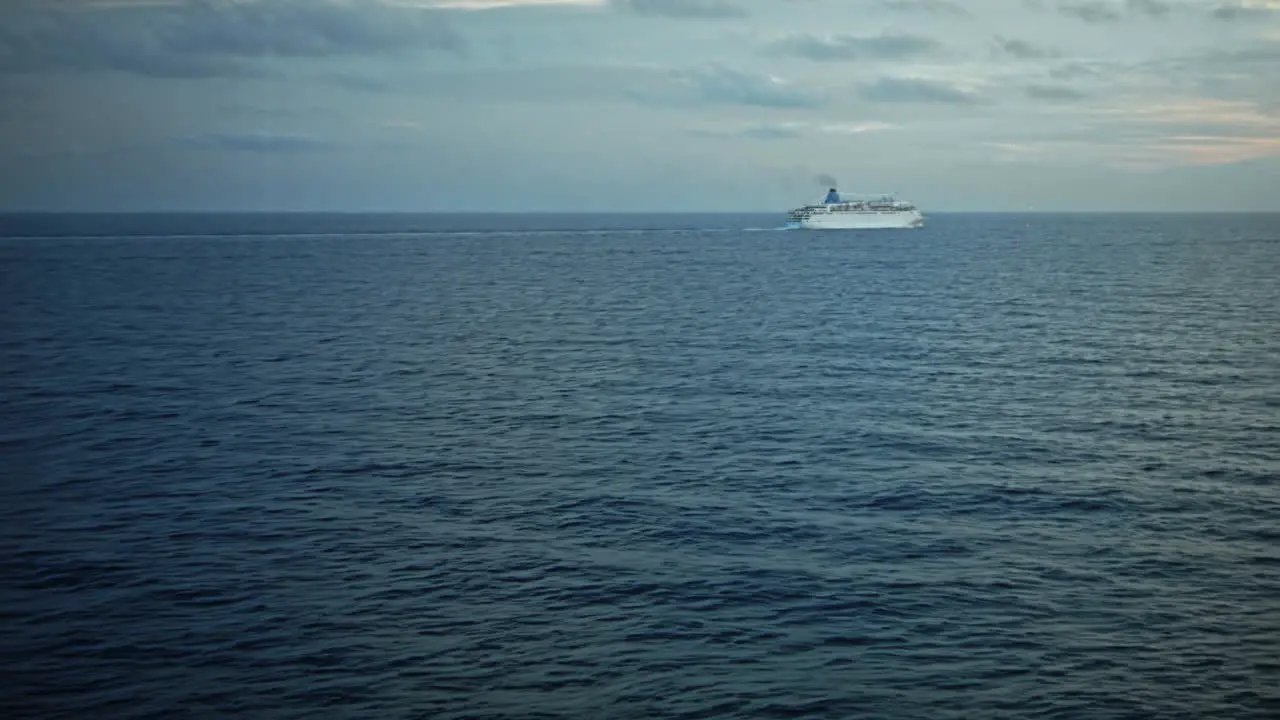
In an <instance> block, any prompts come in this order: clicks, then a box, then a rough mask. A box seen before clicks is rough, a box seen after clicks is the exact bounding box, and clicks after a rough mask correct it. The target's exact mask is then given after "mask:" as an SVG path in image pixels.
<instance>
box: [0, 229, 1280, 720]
mask: <svg viewBox="0 0 1280 720" xmlns="http://www.w3.org/2000/svg"><path fill="white" fill-rule="evenodd" d="M776 220H777V219H776V218H775V217H771V216H767V217H753V216H743V217H735V216H728V217H726V216H719V217H692V216H683V217H661V216H650V217H608V216H593V217H556V216H523V217H500V218H482V217H481V218H477V217H430V216H426V217H395V216H391V217H362V216H287V217H269V216H244V217H232V216H228V217H199V216H154V217H125V218H121V217H105V216H82V217H61V218H59V217H7V218H0V232H4V233H6V234H8V235H9V236H10V237H9V238H8V239H4V240H0V301H2V303H3V308H4V314H3V321H2V323H3V324H2V326H0V330H2V331H3V332H0V348H3V351H2V352H3V355H2V358H3V364H2V366H0V371H2V372H3V375H2V377H3V393H4V402H3V406H2V408H0V449H2V452H3V460H4V467H3V476H4V485H3V490H4V502H3V503H2V504H0V568H2V569H3V595H2V596H0V613H2V614H0V617H2V618H3V638H4V639H3V642H2V643H0V678H2V679H0V683H3V694H2V695H0V703H2V706H0V710H3V711H4V716H5V717H7V718H27V717H68V718H71V717H75V718H86V717H93V718H116V717H122V718H123V717H128V718H134V717H156V718H172V717H201V718H204V717H222V716H228V715H236V716H237V717H246V718H248V717H252V718H285V717H288V718H318V717H352V718H355V717H360V718H442V719H446V718H447V719H460V718H496V717H510V718H516V717H519V718H553V717H559V718H619V719H625V718H792V717H797V718H798V717H804V718H810V717H812V718H849V717H877V718H931V719H934V718H961V717H965V718H970V717H982V718H1005V717H1007V718H1014V717H1017V718H1023V717H1031V716H1036V717H1060V718H1081V717H1088V718H1148V717H1161V718H1183V717H1185V718H1205V717H1219V718H1262V717H1276V716H1277V715H1280V660H1277V658H1280V281H1278V280H1277V278H1280V216H1276V215H1272V216H1246V215H1225V216H1194V215H1182V216H1178V215H1170V216H1138V215H1112V216H1088V215H1077V216H1044V215H1028V216H1011V215H1006V216H1001V215H991V216H980V215H936V216H933V217H931V219H930V221H929V225H928V226H927V227H926V228H924V229H922V230H918V231H884V232H872V233H866V232H864V233H860V234H859V233H842V232H826V233H822V232H819V233H806V232H784V231H777V230H774V229H772V228H774V227H775V226H776V225H777V221H776Z"/></svg>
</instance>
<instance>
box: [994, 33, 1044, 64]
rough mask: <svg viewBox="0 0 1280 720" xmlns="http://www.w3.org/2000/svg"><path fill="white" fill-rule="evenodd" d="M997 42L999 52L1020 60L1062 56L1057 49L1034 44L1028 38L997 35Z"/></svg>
mask: <svg viewBox="0 0 1280 720" xmlns="http://www.w3.org/2000/svg"><path fill="white" fill-rule="evenodd" d="M995 42H996V48H997V50H998V51H999V52H1001V53H1003V54H1005V55H1008V56H1010V57H1015V58H1018V59H1019V60H1041V59H1048V58H1056V57H1059V56H1060V53H1058V52H1057V51H1056V50H1051V49H1049V48H1042V47H1039V46H1036V45H1032V44H1031V43H1029V42H1027V41H1026V40H1018V39H1015V38H1005V37H1000V36H996V38H995Z"/></svg>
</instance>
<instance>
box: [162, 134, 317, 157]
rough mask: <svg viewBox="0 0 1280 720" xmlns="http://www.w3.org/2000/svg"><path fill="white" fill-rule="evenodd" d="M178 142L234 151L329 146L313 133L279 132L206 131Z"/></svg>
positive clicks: (285, 149)
mask: <svg viewBox="0 0 1280 720" xmlns="http://www.w3.org/2000/svg"><path fill="white" fill-rule="evenodd" d="M176 140H177V142H179V143H180V144H183V145H188V146H192V147H197V148H204V149H209V150H230V151H233V152H253V153H263V152H290V153H292V152H307V151H312V150H320V149H324V148H327V147H329V143H328V142H326V141H324V140H322V139H320V138H317V137H314V136H311V135H288V134H277V133H206V134H202V135H189V136H183V137H179V138H176Z"/></svg>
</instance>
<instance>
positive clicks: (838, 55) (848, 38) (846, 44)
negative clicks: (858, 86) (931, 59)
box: [765, 33, 942, 62]
mask: <svg viewBox="0 0 1280 720" xmlns="http://www.w3.org/2000/svg"><path fill="white" fill-rule="evenodd" d="M941 47H942V46H941V45H940V44H939V43H938V42H937V41H936V40H932V39H930V38H926V37H920V36H918V35H877V36H872V37H855V36H853V35H832V36H828V37H817V36H815V35H810V34H808V33H801V34H799V35H791V36H789V37H785V38H783V39H781V40H777V41H775V42H772V43H770V44H769V45H768V46H766V48H765V52H766V53H768V54H772V55H787V56H791V57H799V58H805V59H808V60H815V61H819V62H824V61H833V60H853V59H871V58H875V59H882V60H888V59H902V58H908V57H914V56H919V55H927V54H930V53H933V52H936V51H937V50H939V49H940V48H941Z"/></svg>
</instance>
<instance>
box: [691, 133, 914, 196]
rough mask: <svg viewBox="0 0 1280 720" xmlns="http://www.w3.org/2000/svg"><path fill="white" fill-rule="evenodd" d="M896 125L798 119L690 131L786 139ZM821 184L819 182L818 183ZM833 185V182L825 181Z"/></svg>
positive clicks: (714, 134)
mask: <svg viewBox="0 0 1280 720" xmlns="http://www.w3.org/2000/svg"><path fill="white" fill-rule="evenodd" d="M894 127H896V126H894V125H890V124H889V123H883V122H875V121H871V122H827V123H810V122H804V121H798V120H791V121H786V122H776V123H757V124H752V125H746V126H740V127H734V126H730V127H711V128H698V129H695V130H692V131H690V132H691V133H692V134H694V135H698V136H702V137H739V136H741V137H749V138H756V139H759V140H786V139H792V138H798V137H803V136H805V135H809V134H813V133H817V134H823V135H861V134H863V133H869V132H878V131H882V130H889V129H892V128H894ZM820 184H821V183H820ZM825 184H827V185H834V184H836V183H835V182H830V183H825Z"/></svg>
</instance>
